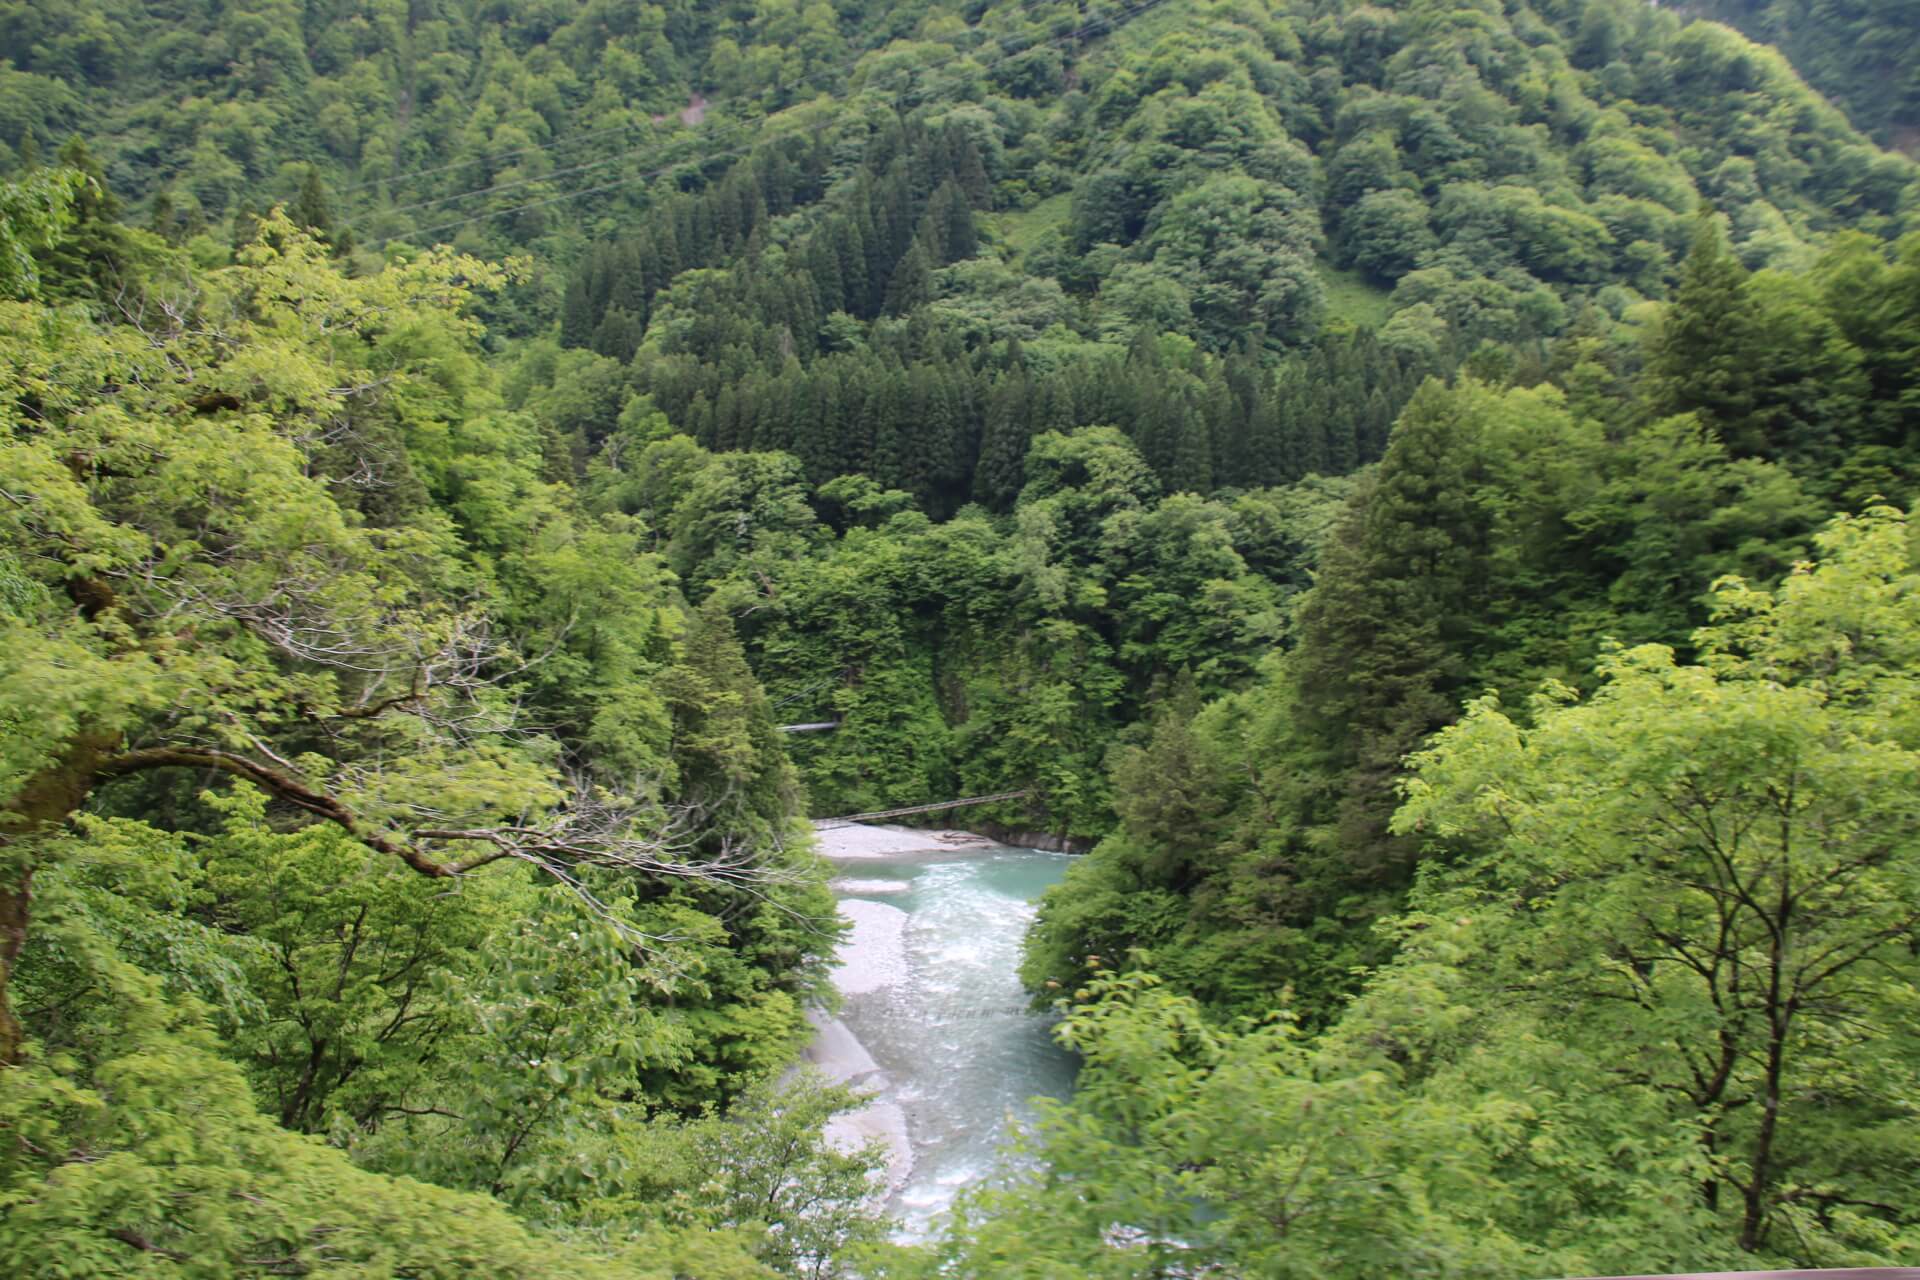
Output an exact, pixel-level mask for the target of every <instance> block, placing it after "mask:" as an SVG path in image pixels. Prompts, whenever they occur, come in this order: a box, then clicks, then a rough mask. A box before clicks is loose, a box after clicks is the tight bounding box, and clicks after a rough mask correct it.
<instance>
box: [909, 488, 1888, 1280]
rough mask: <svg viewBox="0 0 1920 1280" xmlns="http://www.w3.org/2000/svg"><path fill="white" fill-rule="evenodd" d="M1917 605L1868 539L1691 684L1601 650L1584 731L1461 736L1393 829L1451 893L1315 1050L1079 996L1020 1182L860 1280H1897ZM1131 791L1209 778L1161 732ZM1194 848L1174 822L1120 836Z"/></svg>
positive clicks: (1730, 588) (1720, 633)
mask: <svg viewBox="0 0 1920 1280" xmlns="http://www.w3.org/2000/svg"><path fill="white" fill-rule="evenodd" d="M1917 583H1920V580H1917V579H1916V576H1915V571H1914V568H1913V559H1912V542H1911V538H1910V532H1909V529H1908V526H1907V522H1906V519H1905V517H1904V516H1903V515H1901V513H1899V512H1898V511H1895V510H1892V509H1887V508H1880V509H1877V510H1875V511H1872V512H1869V513H1867V514H1866V515H1864V516H1862V517H1858V518H1850V519H1841V520H1838V521H1836V522H1835V523H1833V524H1832V525H1830V526H1829V527H1828V529H1827V530H1826V531H1825V532H1824V533H1823V534H1822V536H1821V538H1820V559H1819V561H1818V562H1817V563H1812V564H1808V565H1805V566H1802V567H1801V568H1800V569H1798V570H1797V571H1796V572H1795V573H1794V574H1793V575H1792V576H1790V577H1789V578H1788V579H1787V580H1786V581H1785V582H1783V583H1782V584H1781V585H1780V586H1779V587H1778V588H1777V589H1775V590H1771V591H1770V590H1764V589H1759V588H1755V587H1750V586H1748V585H1747V584H1745V583H1744V582H1742V581H1740V580H1738V579H1727V580H1723V581H1722V582H1721V583H1720V584H1719V586H1718V587H1717V588H1716V590H1715V593H1714V600H1715V605H1714V613H1715V620H1714V622H1713V624H1712V625H1711V626H1709V627H1708V628H1706V629H1704V630H1703V631H1702V632H1701V633H1700V635H1699V638H1698V645H1699V648H1700V652H1701V658H1700V660H1699V661H1698V662H1697V663H1692V664H1688V663H1679V662H1676V660H1675V658H1674V655H1673V653H1672V651H1671V650H1670V649H1667V648H1664V647H1660V646H1643V647H1640V648H1634V649H1624V650H1617V651H1614V652H1612V653H1611V654H1609V655H1608V656H1606V657H1605V658H1604V660H1603V661H1602V662H1601V664H1600V669H1599V679H1598V684H1597V687H1596V688H1595V690H1594V692H1593V693H1592V694H1591V696H1589V697H1586V698H1582V697H1581V696H1580V695H1578V694H1577V693H1575V692H1574V691H1573V690H1571V689H1569V688H1568V687H1566V686H1565V685H1563V684H1559V683H1557V682H1554V683H1549V684H1548V685H1547V686H1546V687H1545V688H1544V689H1543V690H1542V692H1541V693H1540V694H1539V696H1538V697H1537V698H1536V699H1535V700H1534V702H1533V704H1532V707H1531V713H1530V715H1529V716H1528V717H1527V718H1526V719H1525V720H1524V721H1521V720H1516V719H1514V718H1512V717H1510V716H1509V715H1508V714H1507V713H1505V712H1504V711H1503V710H1502V709H1501V707H1500V705H1499V703H1498V702H1497V701H1496V700H1494V699H1492V698H1487V699H1483V700H1481V701H1479V702H1477V703H1475V704H1474V705H1473V706H1472V708H1471V709H1470V710H1469V712H1468V714H1467V716H1466V718H1465V719H1463V720H1462V721H1460V722H1459V723H1458V724H1456V725H1454V726H1452V727H1450V728H1448V729H1445V730H1443V731H1442V732H1441V733H1440V734H1439V735H1438V736H1437V737H1436V738H1435V739H1434V742H1433V745H1432V746H1431V747H1430V748H1428V749H1427V750H1425V751H1423V752H1421V753H1419V754H1417V755H1415V756H1414V757H1413V759H1412V761H1411V777H1410V779H1409V780H1408V782H1407V784H1406V788H1405V794H1406V803H1405V804H1404V806H1403V807H1402V808H1401V809H1400V810H1399V812H1398V813H1397V815H1396V816H1395V818H1394V826H1395V829H1396V830H1398V831H1400V832H1402V833H1404V834H1406V835H1408V836H1409V837H1412V838H1417V839H1422V840H1427V841H1432V842H1435V843H1437V844H1439V845H1440V846H1442V847H1443V848H1444V849H1445V852H1446V857H1445V859H1444V860H1443V861H1440V862H1437V863H1434V864H1432V865H1431V866H1430V868H1429V870H1428V872H1427V874H1426V875H1425V876H1424V877H1423V878H1422V881H1421V883H1420V885H1419V886H1418V888H1417V889H1416V890H1415V892H1414V894H1413V899H1412V909H1411V910H1410V911H1408V912H1407V913H1405V914H1403V915H1401V916H1400V917H1399V918H1397V919H1395V920H1393V921H1391V922H1389V923H1388V924H1387V925H1385V926H1383V927H1384V928H1385V929H1386V930H1387V931H1389V932H1390V933H1391V934H1392V935H1393V937H1394V939H1395V940H1396V941H1397V943H1398V944H1399V949H1398V952H1397V954H1396V955H1395V956H1394V958H1393V959H1392V960H1391V961H1389V962H1388V963H1386V964H1385V965H1384V966H1381V967H1379V968H1378V969H1376V970H1375V971H1374V972H1373V973H1371V975H1370V976H1369V978H1368V980H1367V982H1366V984H1365V987H1364V989H1363V990H1362V991H1361V993H1360V994H1359V995H1357V996H1356V997H1355V998H1354V1000H1353V1001H1352V1002H1351V1003H1349V1004H1348V1005H1346V1006H1345V1008H1344V1009H1343V1010H1342V1011H1341V1013H1340V1014H1339V1015H1338V1017H1337V1018H1336V1019H1335V1020H1333V1021H1332V1022H1331V1024H1330V1025H1327V1026H1326V1027H1325V1028H1324V1029H1323V1030H1319V1031H1315V1032H1306V1031H1303V1030H1302V1029H1300V1028H1299V1027H1298V1026H1297V1025H1296V1024H1295V1020H1294V1016H1293V1015H1292V1014H1291V1013H1290V1012H1282V1013H1278V1014H1274V1015H1272V1016H1270V1017H1268V1018H1266V1019H1259V1020H1253V1019H1249V1020H1245V1021H1241V1022H1238V1023H1235V1024H1230V1025H1224V1026H1223V1025H1221V1024H1220V1023H1219V1022H1217V1021H1215V1020H1213V1019H1211V1018H1209V1017H1208V1016H1207V1013H1206V1010H1205V1009H1204V1008H1203V1007H1202V1006H1201V1005H1200V1004H1199V1003H1198V1002H1196V1001H1194V1000H1193V999H1192V998H1191V997H1189V996H1186V995H1182V994H1177V993H1175V992H1173V991H1171V990H1170V989H1168V988H1167V987H1166V986H1163V985H1161V984H1160V981H1159V980H1158V979H1157V978H1154V977H1152V976H1148V975H1146V974H1142V973H1125V974H1119V975H1116V973H1114V972H1113V971H1111V970H1110V969H1108V968H1106V966H1109V965H1111V964H1112V963H1113V959H1112V957H1110V956H1090V957H1087V959H1088V960H1089V962H1090V963H1092V964H1094V965H1095V966H1096V967H1097V971H1096V972H1095V973H1093V974H1092V975H1090V976H1089V977H1087V978H1085V979H1084V980H1082V981H1081V982H1080V983H1079V984H1078V985H1077V986H1076V987H1075V988H1073V989H1072V990H1071V992H1070V994H1069V993H1068V992H1067V991H1065V990H1063V991H1062V993H1061V994H1062V997H1063V1001H1062V1002H1063V1005H1064V1008H1065V1015H1066V1016H1065V1018H1064V1020H1063V1021H1062V1022H1061V1023H1060V1025H1059V1035H1060V1037H1061V1039H1062V1040H1063V1042H1065V1043H1067V1044H1068V1045H1070V1046H1072V1047H1073V1048H1075V1049H1076V1050H1077V1051H1078V1052H1079V1053H1080V1054H1081V1055H1082V1057H1083V1060H1084V1064H1085V1065H1084V1067H1083V1070H1082V1074H1081V1078H1080V1085H1079V1088H1078V1090H1077V1091H1076V1093H1075V1096H1074V1098H1073V1099H1072V1100H1071V1101H1070V1102H1068V1103H1066V1104H1062V1105H1060V1106H1058V1107H1055V1108H1053V1109H1051V1110H1049V1111H1048V1112H1047V1113H1046V1114H1045V1115H1044V1116H1043V1118H1042V1121H1041V1123H1040V1125H1039V1127H1038V1130H1037V1132H1036V1133H1035V1134H1034V1135H1033V1138H1032V1140H1031V1141H1032V1149H1033V1151H1034V1153H1035V1154H1036V1155H1037V1156H1038V1157H1039V1158H1040V1159H1041V1160H1042V1161H1043V1163H1042V1164H1041V1165H1040V1166H1039V1168H1038V1169H1037V1171H1035V1172H1031V1173H1027V1174H1017V1173H1016V1174H1010V1175H1008V1176H1007V1177H1006V1179H1005V1181H1004V1182H1003V1183H1002V1184H1001V1185H999V1186H996V1187H990V1188H988V1189H986V1190H984V1191H983V1192H982V1193H980V1194H979V1195H977V1196H976V1197H975V1198H974V1199H973V1201H972V1202H971V1204H970V1205H969V1206H968V1207H967V1211H966V1212H965V1214H963V1216H962V1218H961V1222H960V1226H959V1229H958V1231H957V1233H956V1236H955V1237H954V1239H952V1240H951V1241H949V1242H947V1243H946V1244H945V1245H943V1246H942V1247H940V1248H939V1249H936V1250H934V1251H933V1252H932V1253H931V1254H930V1255H928V1256H926V1257H924V1258H914V1259H907V1260H904V1261H903V1262H901V1263H900V1264H898V1265H897V1267H896V1269H895V1270H893V1271H891V1272H889V1273H888V1274H896V1275H919V1274H960V1275H1035V1276H1039V1275H1055V1274H1074V1275H1097V1276H1114V1277H1122V1276H1124V1277H1133V1276H1141V1277H1144V1276H1154V1275H1165V1274H1169V1273H1170V1272H1175V1271H1177V1272H1181V1273H1191V1272H1196V1271H1201V1270H1206V1269H1208V1268H1214V1269H1219V1270H1222V1271H1226V1272H1230V1273H1247V1274H1258V1275H1272V1276H1328V1275H1331V1276H1347V1275H1351V1276H1370V1275H1378V1274H1382V1273H1384V1272H1392V1273H1395V1274H1408V1273H1417V1274H1436V1275H1493V1276H1515V1277H1520V1276H1535V1275H1541V1274H1586V1273H1594V1272H1610V1271H1625V1270H1635V1269H1644V1268H1651V1269H1653V1270H1656V1271H1659V1270H1668V1269H1675V1268H1679V1267H1695V1268H1698V1267H1716V1266H1719V1267H1742V1266H1744V1267H1766V1266H1789V1265H1797V1266H1850V1265H1888V1264H1891V1263H1894V1262H1896V1261H1897V1260H1898V1259H1900V1258H1902V1257H1905V1256H1907V1254H1908V1252H1909V1251H1910V1250H1911V1249H1912V1248H1913V1247H1914V1244H1915V1234H1914V1233H1915V1231H1916V1230H1920V1223H1916V1220H1915V1216H1914V1212H1913V1209H1912V1204H1913V1194H1912V1193H1913V1188H1914V1185H1915V1179H1916V1177H1920V1146H1917V1145H1916V1142H1917V1141H1920V1125H1917V1124H1916V1116H1915V1115H1914V1114H1913V1109H1912V1107H1911V1105H1910V1104H1909V1102H1908V1101H1907V1099H1908V1098H1909V1097H1910V1096H1911V1093H1912V1089H1913V1080H1912V1070H1913V1069H1912V1062H1913V1047H1912V1045H1911V1043H1910V1035H1909V1033H1908V1032H1907V1030H1906V1029H1905V1028H1906V1027H1907V1026H1908V1024H1909V1022H1910V1018H1909V1017H1908V1014H1909V1012H1910V1010H1911V1005H1912V1000H1913V993H1914V989H1915V981H1916V979H1917V978H1920V972H1917V971H1916V966H1915V962H1914V957H1913V954H1912V951H1911V948H1910V947H1909V946H1908V945H1907V940H1908V938H1910V936H1911V932H1912V929H1913V928H1914V926H1915V923H1916V918H1917V917H1916V908H1915V905H1914V904H1915V901H1916V896H1915V895H1916V888H1917V887H1920V886H1917V885H1916V877H1920V843H1916V840H1917V838H1920V809H1916V805H1915V801H1914V799H1913V796H1912V789H1911V787H1909V786H1906V785H1905V784H1904V781H1903V780H1905V779H1908V778H1910V777H1911V776H1912V775H1913V773H1914V771H1915V769H1916V767H1917V766H1920V759H1916V758H1915V756H1914V749H1915V747H1914V742H1915V734H1916V732H1920V721H1917V720H1916V719H1915V711H1916V707H1915V703H1914V688H1913V682H1912V678H1911V675H1912V671H1913V667H1914V661H1915V659H1916V657H1920V652H1916V651H1915V645H1916V644H1920V612H1916V608H1915V601H1916V599H1917V598H1920V597H1916V595H1915V587H1916V585H1917ZM1153 751H1154V753H1155V756H1156V766H1157V767H1158V768H1159V769H1160V770H1162V771H1163V772H1164V773H1166V774H1167V775H1169V781H1168V785H1167V787H1166V788H1165V792H1166V794H1169V795H1174V794H1178V793H1179V792H1180V790H1181V787H1182V782H1183V776H1182V773H1181V770H1182V769H1183V768H1191V767H1192V763H1191V762H1203V761H1204V757H1205V751H1206V747H1205V745H1204V743H1203V741H1202V740H1200V739H1199V738H1198V736H1197V735H1196V734H1194V733H1193V732H1191V731H1189V730H1187V729H1185V728H1184V727H1182V726H1181V725H1180V724H1179V722H1178V721H1171V722H1168V723H1167V724H1163V726H1162V727H1161V729H1160V730H1159V731H1158V732H1157V733H1156V737H1155V744H1154V747H1153ZM1200 767H1201V768H1202V769H1203V770H1204V768H1205V767H1206V766H1205V764H1204V763H1201V765H1200ZM1205 817H1206V815H1205V814H1204V813H1201V814H1197V815H1196V814H1193V813H1184V812H1174V811H1170V810H1168V809H1167V808H1165V806H1164V802H1163V804H1162V805H1160V806H1157V807H1155V808H1153V809H1152V810H1151V811H1150V812H1149V811H1142V810H1139V809H1135V810H1134V811H1132V812H1130V813H1129V815H1128V821H1129V827H1128V830H1129V832H1132V833H1137V834H1138V835H1140V836H1141V837H1143V838H1151V837H1152V836H1154V835H1156V834H1158V833H1159V828H1158V827H1157V826H1156V824H1157V823H1158V822H1160V821H1162V820H1163V819H1165V820H1170V821H1171V822H1172V823H1173V824H1174V825H1175V826H1177V827H1184V826H1187V825H1188V824H1190V823H1193V822H1194V821H1195V820H1196V818H1197V819H1198V820H1199V821H1201V822H1204V821H1205ZM1100 865H1101V864H1100V863H1099V862H1098V861H1095V862H1089V863H1087V864H1084V867H1085V868H1094V867H1098V866H1100ZM1082 870H1083V869H1082V868H1076V875H1075V877H1074V882H1075V883H1077V884H1081V885H1085V884H1086V883H1088V880H1087V877H1086V876H1085V875H1083V874H1081V871H1082ZM1169 958H1173V959H1176V960H1178V959H1179V957H1178V956H1177V955H1173V954H1170V957H1169ZM1148 959H1149V960H1150V959H1151V957H1148ZM1275 1003H1276V1004H1277V1005H1278V1006H1279V1007H1281V1008H1282V1009H1283V1010H1284V1009H1285V1007H1286V1002H1285V999H1284V996H1280V997H1276V998H1275ZM919 1267H926V1268H928V1269H927V1270H924V1271H923V1270H916V1268H919Z"/></svg>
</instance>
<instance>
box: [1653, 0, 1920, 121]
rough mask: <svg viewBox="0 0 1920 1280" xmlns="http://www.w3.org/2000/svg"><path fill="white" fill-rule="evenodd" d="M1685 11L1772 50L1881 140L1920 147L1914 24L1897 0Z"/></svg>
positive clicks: (1752, 1) (1727, 0) (1919, 55)
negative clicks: (1722, 25) (1711, 20)
mask: <svg viewBox="0 0 1920 1280" xmlns="http://www.w3.org/2000/svg"><path fill="white" fill-rule="evenodd" d="M1680 8H1681V9H1682V11H1683V12H1686V13H1690V14H1696V15H1698V16H1700V17H1703V18H1712V19H1714V20H1715V21H1718V22H1724V23H1726V24H1728V25H1729V26H1732V27H1737V28H1739V29H1740V30H1741V31H1742V32H1744V33H1745V34H1746V35H1747V36H1748V37H1750V38H1751V39H1754V40H1758V41H1761V42H1763V43H1766V44H1771V45H1776V46H1778V47H1779V49H1780V51H1781V52H1782V53H1784V54H1786V55H1787V57H1788V58H1789V59H1790V60H1791V61H1792V62H1793V65H1794V67H1795V69H1796V70H1798V71H1799V72H1800V74H1801V75H1803V76H1805V77H1806V79H1807V82H1808V83H1809V84H1811V85H1812V86H1813V87H1814V88H1816V89H1818V90H1819V91H1820V92H1821V93H1824V94H1826V95H1827V96H1828V97H1829V98H1831V99H1832V100H1833V101H1835V102H1837V103H1839V104H1840V105H1841V106H1842V107H1844V108H1845V109H1846V111H1847V113H1848V114H1849V115H1851V116H1852V117H1853V120H1854V123H1855V124H1857V125H1858V126H1859V127H1860V128H1861V129H1862V130H1864V131H1865V132H1867V133H1869V134H1871V135H1872V136H1873V137H1875V138H1877V139H1879V140H1880V141H1881V142H1884V143H1887V144H1889V145H1892V146H1896V147H1899V148H1901V149H1902V150H1904V151H1906V152H1908V153H1909V154H1911V153H1912V152H1913V151H1914V150H1915V149H1916V147H1920V24H1917V23H1915V21H1914V14H1913V10H1912V8H1911V7H1910V6H1908V5H1905V4H1902V3H1900V0H1825V2H1824V3H1821V4H1812V3H1808V0H1695V2H1693V3H1689V4H1685V5H1682V6H1680Z"/></svg>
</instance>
